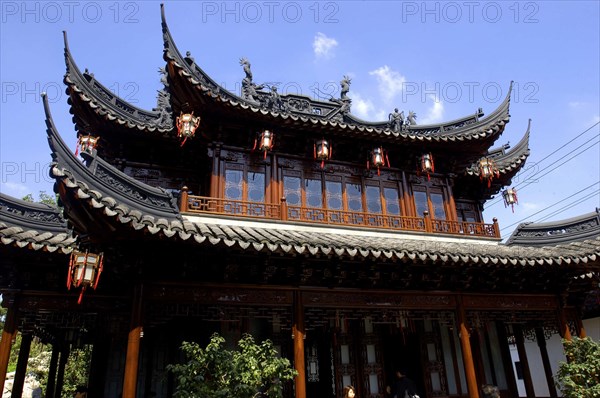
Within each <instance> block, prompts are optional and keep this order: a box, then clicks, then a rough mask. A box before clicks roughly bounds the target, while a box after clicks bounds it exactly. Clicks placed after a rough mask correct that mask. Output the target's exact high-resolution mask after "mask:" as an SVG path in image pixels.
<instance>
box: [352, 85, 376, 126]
mask: <svg viewBox="0 0 600 398" xmlns="http://www.w3.org/2000/svg"><path fill="white" fill-rule="evenodd" d="M374 113H375V105H373V101H371V100H370V99H363V98H362V97H361V95H360V94H359V93H357V92H356V91H355V92H353V93H352V114H353V115H356V116H358V117H359V118H361V119H364V120H373V114H374Z"/></svg>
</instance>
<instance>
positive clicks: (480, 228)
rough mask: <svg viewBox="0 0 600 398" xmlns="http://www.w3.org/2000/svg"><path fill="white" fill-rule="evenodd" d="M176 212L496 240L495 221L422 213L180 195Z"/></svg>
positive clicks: (496, 227)
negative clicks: (481, 221)
mask: <svg viewBox="0 0 600 398" xmlns="http://www.w3.org/2000/svg"><path fill="white" fill-rule="evenodd" d="M180 210H181V212H182V213H188V214H215V215H224V216H235V217H241V218H251V219H269V220H281V221H287V222H303V223H313V224H320V225H343V226H353V227H361V228H379V229H386V230H390V231H411V232H422V233H428V234H430V233H433V234H447V235H454V236H456V235H459V236H464V237H484V238H498V239H499V238H500V229H499V227H498V222H497V221H496V219H494V223H493V224H485V223H476V222H464V221H449V220H436V219H432V218H431V216H430V215H429V214H428V213H427V212H425V215H424V217H408V216H399V215H385V214H376V213H366V212H351V211H343V210H329V209H321V208H314V207H301V206H288V204H287V203H286V201H285V199H283V200H282V201H281V203H263V202H249V201H241V200H231V199H223V198H211V197H206V196H195V195H188V194H187V193H186V192H185V191H183V192H182V195H181V198H180Z"/></svg>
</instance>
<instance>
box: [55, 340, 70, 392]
mask: <svg viewBox="0 0 600 398" xmlns="http://www.w3.org/2000/svg"><path fill="white" fill-rule="evenodd" d="M68 359H69V345H68V344H66V343H65V342H64V341H63V342H62V347H61V350H60V358H59V360H58V375H57V377H56V389H55V390H54V398H61V397H62V389H63V384H64V381H65V368H66V366H67V360H68Z"/></svg>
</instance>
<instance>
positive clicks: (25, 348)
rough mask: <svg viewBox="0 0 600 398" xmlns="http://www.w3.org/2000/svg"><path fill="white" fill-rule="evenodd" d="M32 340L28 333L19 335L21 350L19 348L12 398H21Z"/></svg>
mask: <svg viewBox="0 0 600 398" xmlns="http://www.w3.org/2000/svg"><path fill="white" fill-rule="evenodd" d="M32 340H33V336H32V335H31V334H29V333H28V334H22V335H21V348H19V358H18V359H17V369H16V371H15V379H14V382H13V388H12V395H11V397H12V398H21V396H22V395H23V386H24V385H25V376H26V374H27V361H28V360H29V352H30V351H31V341H32Z"/></svg>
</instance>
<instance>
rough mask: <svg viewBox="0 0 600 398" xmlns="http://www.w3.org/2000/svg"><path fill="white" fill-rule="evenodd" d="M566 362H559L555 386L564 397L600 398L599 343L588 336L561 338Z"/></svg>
mask: <svg viewBox="0 0 600 398" xmlns="http://www.w3.org/2000/svg"><path fill="white" fill-rule="evenodd" d="M563 346H564V348H565V356H566V357H567V362H561V363H560V365H559V368H558V373H557V376H556V379H557V382H556V384H557V386H558V388H559V389H560V391H561V392H562V394H563V397H565V398H600V343H598V342H597V341H594V340H592V339H590V338H588V337H585V338H583V339H579V338H577V337H575V338H573V340H571V341H568V340H563Z"/></svg>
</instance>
